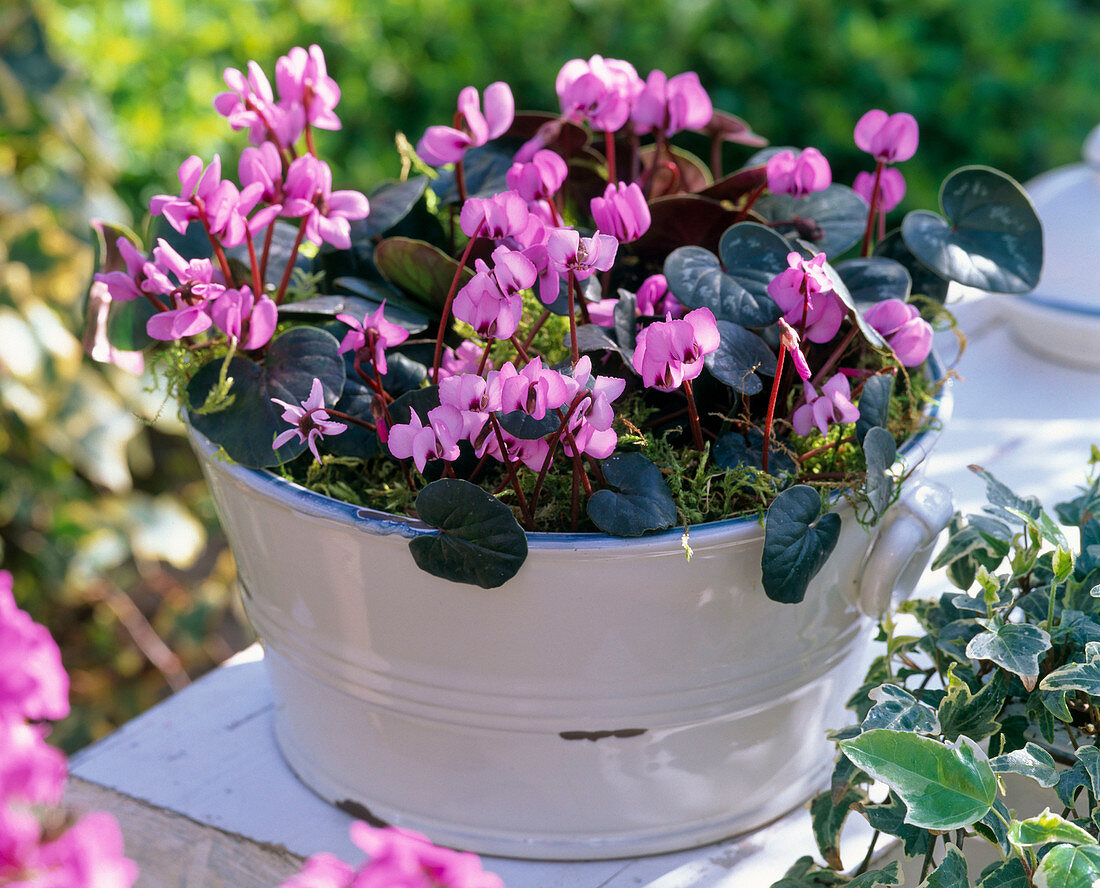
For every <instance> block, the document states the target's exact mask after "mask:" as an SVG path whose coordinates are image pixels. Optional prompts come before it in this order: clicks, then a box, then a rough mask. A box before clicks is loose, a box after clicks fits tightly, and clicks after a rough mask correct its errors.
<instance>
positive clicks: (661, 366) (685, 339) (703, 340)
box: [632, 308, 721, 392]
mask: <svg viewBox="0 0 1100 888" xmlns="http://www.w3.org/2000/svg"><path fill="white" fill-rule="evenodd" d="M720 344H721V338H720V337H719V335H718V323H717V322H716V321H715V319H714V314H713V313H712V312H711V310H710V309H709V308H697V309H695V310H694V311H689V312H688V313H687V314H686V315H684V317H683V318H682V319H680V320H673V319H672V318H671V317H669V318H668V319H667V320H665V321H658V322H657V323H655V324H650V325H649V326H648V327H646V328H645V329H644V330H642V332H641V333H639V334H638V341H637V344H636V345H635V347H634V359H633V362H632V363H633V365H634V369H635V370H636V371H637V372H638V373H639V374H640V375H641V377H642V382H643V383H644V384H645V386H646V387H647V388H655V389H657V390H658V391H662V392H671V391H672V390H673V389H677V388H679V387H680V386H681V385H682V384H683V382H684V380H690V379H695V377H697V376H698V375H699V374H700V373H702V372H703V358H704V357H705V356H706V355H709V354H710V353H711V352H714V351H717V350H718V346H719V345H720Z"/></svg>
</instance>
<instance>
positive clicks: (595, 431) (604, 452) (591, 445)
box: [564, 355, 626, 459]
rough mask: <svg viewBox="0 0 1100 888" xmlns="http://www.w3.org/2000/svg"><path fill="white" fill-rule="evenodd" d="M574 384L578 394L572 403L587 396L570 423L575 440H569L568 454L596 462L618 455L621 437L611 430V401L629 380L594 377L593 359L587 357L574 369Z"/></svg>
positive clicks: (612, 418) (612, 420)
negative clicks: (577, 397)
mask: <svg viewBox="0 0 1100 888" xmlns="http://www.w3.org/2000/svg"><path fill="white" fill-rule="evenodd" d="M572 381H573V384H574V386H575V388H576V392H575V393H574V394H573V395H572V397H571V400H573V399H575V398H576V396H577V394H581V393H583V395H584V396H583V398H582V400H581V401H580V402H579V404H578V405H577V408H576V410H574V411H573V416H572V418H571V419H570V421H569V432H570V436H571V439H572V440H571V441H570V439H569V438H566V439H565V441H564V450H565V454H566V456H573V455H574V453H575V452H576V453H584V454H587V455H588V456H591V457H593V458H594V459H606V458H607V457H609V456H611V454H612V453H614V451H615V447H616V446H617V445H618V443H619V436H618V435H617V434H616V432H615V430H614V429H613V428H612V427H611V424H612V423H613V422H614V420H615V411H614V410H613V409H612V407H611V402H612V401H614V400H615V399H616V398H618V397H619V395H621V394H622V393H623V391H624V390H625V389H626V380H625V379H620V378H618V377H616V376H595V377H593V376H592V359H591V358H590V357H589V356H588V355H583V356H582V357H581V359H580V360H579V361H577V364H576V366H575V367H573V378H572ZM573 445H576V446H575V447H574V446H573Z"/></svg>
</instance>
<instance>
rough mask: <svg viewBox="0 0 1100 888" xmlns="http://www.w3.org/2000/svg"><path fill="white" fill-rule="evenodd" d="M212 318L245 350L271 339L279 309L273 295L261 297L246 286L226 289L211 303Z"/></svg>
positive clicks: (220, 328) (250, 349)
mask: <svg viewBox="0 0 1100 888" xmlns="http://www.w3.org/2000/svg"><path fill="white" fill-rule="evenodd" d="M209 311H210V318H211V319H212V320H213V321H214V324H215V326H217V328H218V329H219V330H221V331H222V332H223V333H224V334H225V335H226V336H228V337H229V338H230V339H235V340H237V343H238V345H239V347H240V348H241V349H243V350H244V351H252V350H253V349H257V348H262V347H263V346H265V345H267V343H268V342H270V341H271V337H272V335H273V334H274V333H275V327H276V325H277V324H278V322H279V308H278V306H277V305H276V304H275V302H274V301H273V300H272V299H271V297H270V296H267V295H264V296H261V297H260V298H259V300H257V299H256V298H255V297H254V296H253V295H252V290H251V289H250V288H249V287H247V286H245V287H241V288H240V289H239V290H226V291H225V292H224V293H222V294H221V295H220V296H218V298H217V299H215V300H214V301H213V302H211V303H210V309H209Z"/></svg>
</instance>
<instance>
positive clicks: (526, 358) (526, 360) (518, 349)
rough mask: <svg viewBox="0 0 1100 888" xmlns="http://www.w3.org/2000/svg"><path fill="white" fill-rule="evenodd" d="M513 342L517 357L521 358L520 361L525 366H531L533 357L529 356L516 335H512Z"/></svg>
mask: <svg viewBox="0 0 1100 888" xmlns="http://www.w3.org/2000/svg"><path fill="white" fill-rule="evenodd" d="M511 342H512V345H514V346H515V349H516V355H517V356H518V357H519V359H520V360H521V361H523V363H524V364H530V363H531V356H530V355H529V354H527V349H525V348H524V347H523V343H522V342H520V341H519V337H518V336H516V334H515V333H513V334H512V340H511Z"/></svg>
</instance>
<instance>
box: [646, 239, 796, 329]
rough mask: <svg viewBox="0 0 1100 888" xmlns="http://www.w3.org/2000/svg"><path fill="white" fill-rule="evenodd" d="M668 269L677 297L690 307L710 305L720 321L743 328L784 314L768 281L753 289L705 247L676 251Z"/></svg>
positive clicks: (669, 258)
mask: <svg viewBox="0 0 1100 888" xmlns="http://www.w3.org/2000/svg"><path fill="white" fill-rule="evenodd" d="M664 271H665V277H666V278H667V279H668V287H669V289H670V290H671V291H672V293H673V295H674V296H675V297H676V298H677V299H679V300H680V301H681V302H682V303H683V304H684V305H686V306H687V307H688V308H690V309H695V308H709V309H710V310H711V311H712V312H713V313H714V316H715V318H717V319H718V320H723V321H730V322H732V323H734V324H738V325H740V326H742V327H767V326H768V325H770V324H774V323H775V322H776V321H777V320H778V319H779V318H780V317H781V316H782V314H783V312H782V311H781V310H780V308H779V306H778V305H776V304H775V302H773V301H772V298H771V297H770V296H768V294H767V283H764V284H763V286H754V287H753V290H754V292H750V291H749V290H748V289H747V288H746V287H745V285H744V283H743V282H742V281H740V280H736V279H734V278H733V277H732V276H731V275H729V274H726V272H724V271H723V270H722V265H721V263H720V262H719V261H718V257H717V256H715V255H714V254H713V253H712V252H710V251H709V250H705V249H703V248H702V247H696V246H688V247H679V248H677V249H675V250H673V251H672V252H671V253H670V254H669V256H668V258H667V259H666V260H665V268H664ZM768 280H771V276H769V277H768Z"/></svg>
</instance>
